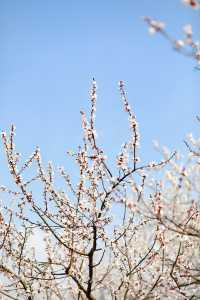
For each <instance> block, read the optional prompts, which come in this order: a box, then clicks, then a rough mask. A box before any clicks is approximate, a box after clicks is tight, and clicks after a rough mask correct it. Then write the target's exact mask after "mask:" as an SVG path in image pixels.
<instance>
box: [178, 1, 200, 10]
mask: <svg viewBox="0 0 200 300" xmlns="http://www.w3.org/2000/svg"><path fill="white" fill-rule="evenodd" d="M182 2H183V3H184V4H185V5H188V6H190V7H192V8H193V9H199V8H200V3H199V1H198V0H182Z"/></svg>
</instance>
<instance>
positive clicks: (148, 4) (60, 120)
mask: <svg viewBox="0 0 200 300" xmlns="http://www.w3.org/2000/svg"><path fill="white" fill-rule="evenodd" d="M199 13H200V12H199V11H193V10H191V9H189V8H186V7H184V6H183V5H182V4H181V1H180V0H167V1H159V0H139V1H136V0H124V1H119V0H100V1H94V0H93V1H90V0H84V1H83V0H79V1H77V0H56V1H55V0H54V1H53V0H48V1H47V0H42V1H41V0H28V1H27V0H12V1H11V0H1V1H0V39H1V41H0V66H1V67H0V108H1V109H0V129H1V130H7V129H8V128H9V126H10V124H12V123H14V124H15V125H16V127H17V138H16V144H17V147H18V151H19V152H22V153H25V155H29V153H31V152H32V150H33V149H34V147H35V146H36V145H39V146H40V148H41V151H42V154H43V157H44V159H45V161H47V160H52V161H53V162H55V163H56V165H65V167H66V168H67V162H66V151H67V150H68V149H76V146H77V144H79V143H80V141H81V137H80V134H81V130H80V110H88V107H89V105H88V104H89V102H88V90H89V88H90V83H91V80H92V77H93V76H94V77H95V79H96V81H97V84H98V105H97V129H98V133H99V143H100V144H101V145H103V146H104V148H105V149H106V150H107V152H108V156H112V155H113V154H117V153H118V151H119V147H120V145H121V144H122V142H123V141H125V139H126V137H127V129H128V123H127V121H126V115H125V114H124V112H123V109H122V106H121V102H120V97H119V91H118V85H117V83H118V81H119V80H121V79H122V80H124V81H125V83H126V90H127V92H128V97H129V101H130V104H131V106H132V107H133V108H134V111H135V113H136V115H137V119H138V122H139V125H140V129H141V142H142V147H141V153H142V156H143V157H144V158H145V159H150V160H154V159H155V157H156V153H155V152H154V150H153V145H152V140H154V139H156V140H159V141H160V142H161V144H163V145H167V146H168V147H170V148H171V149H174V148H183V147H184V146H183V142H182V141H183V138H184V137H185V134H186V133H188V132H191V131H193V132H194V135H197V134H198V133H199V129H200V128H199V124H198V123H197V122H196V121H195V115H197V114H199V113H200V104H199V95H200V93H199V92H200V91H199V90H200V88H199V81H200V72H198V71H195V70H194V62H193V61H192V60H190V59H188V58H185V57H182V56H181V55H179V54H178V53H176V52H174V51H173V50H172V49H171V48H170V45H169V44H168V42H167V41H166V40H164V39H163V38H162V37H161V36H157V35H156V36H153V37H151V36H149V34H148V31H147V27H146V24H144V22H143V20H142V18H141V17H142V16H144V15H149V16H152V17H155V18H158V19H161V20H163V21H165V22H166V24H167V26H168V30H169V32H170V33H172V34H174V36H177V37H180V35H181V34H182V32H181V28H182V26H183V25H185V24H187V23H192V24H193V27H194V32H196V36H197V37H198V38H199V36H200V35H199V32H198V28H200V26H199V25H200V22H199V21H198V19H199ZM2 156H3V152H2V155H1V156H0V157H1V158H0V162H2ZM1 177H2V174H1ZM1 179H2V178H1Z"/></svg>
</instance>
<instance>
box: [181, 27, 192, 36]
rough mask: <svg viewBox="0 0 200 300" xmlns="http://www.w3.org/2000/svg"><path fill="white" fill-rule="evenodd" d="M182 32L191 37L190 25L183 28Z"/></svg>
mask: <svg viewBox="0 0 200 300" xmlns="http://www.w3.org/2000/svg"><path fill="white" fill-rule="evenodd" d="M183 31H184V33H185V34H186V35H189V36H191V35H192V25H191V24H187V25H185V26H184V27H183Z"/></svg>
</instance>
